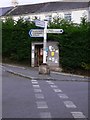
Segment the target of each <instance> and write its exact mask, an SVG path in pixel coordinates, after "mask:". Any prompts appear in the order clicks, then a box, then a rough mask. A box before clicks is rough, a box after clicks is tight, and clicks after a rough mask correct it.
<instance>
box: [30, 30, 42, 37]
mask: <svg viewBox="0 0 90 120" xmlns="http://www.w3.org/2000/svg"><path fill="white" fill-rule="evenodd" d="M29 35H30V37H44V29H31V30H30V31H29Z"/></svg>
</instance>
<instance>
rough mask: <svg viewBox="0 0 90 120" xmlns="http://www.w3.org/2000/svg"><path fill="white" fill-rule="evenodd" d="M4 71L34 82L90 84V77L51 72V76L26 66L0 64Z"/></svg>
mask: <svg viewBox="0 0 90 120" xmlns="http://www.w3.org/2000/svg"><path fill="white" fill-rule="evenodd" d="M0 66H2V68H3V71H6V72H9V73H11V74H14V75H18V76H21V77H25V78H27V79H31V80H32V79H33V80H58V81H80V82H90V77H88V76H82V75H75V74H68V73H63V72H54V71H50V75H42V74H39V71H38V68H32V67H26V66H24V67H23V66H19V65H18V66H16V65H11V64H0Z"/></svg>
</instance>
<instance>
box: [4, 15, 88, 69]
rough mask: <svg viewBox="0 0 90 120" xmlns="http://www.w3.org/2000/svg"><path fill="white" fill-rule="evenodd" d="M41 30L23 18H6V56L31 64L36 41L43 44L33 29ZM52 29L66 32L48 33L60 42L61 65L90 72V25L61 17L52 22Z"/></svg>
mask: <svg viewBox="0 0 90 120" xmlns="http://www.w3.org/2000/svg"><path fill="white" fill-rule="evenodd" d="M33 28H37V27H36V26H35V25H34V23H33V22H30V21H25V20H23V18H20V19H19V20H18V21H14V20H13V19H12V18H8V19H6V21H5V22H3V23H2V40H3V43H2V55H3V58H4V57H6V58H8V59H10V60H15V61H17V62H22V61H25V62H29V61H31V43H32V41H43V38H31V37H30V36H29V34H28V32H29V30H30V29H33ZM49 28H50V29H51V28H54V29H57V28H58V29H63V30H64V32H63V34H48V40H53V41H58V47H59V56H60V60H59V62H60V65H62V67H63V68H67V69H71V68H72V69H76V68H82V69H86V70H89V69H90V55H89V53H90V48H89V46H90V37H89V34H90V23H88V22H87V21H86V19H84V18H82V21H81V24H80V25H77V24H74V23H72V22H68V21H66V20H63V19H60V18H59V17H57V18H56V19H54V20H53V22H49Z"/></svg>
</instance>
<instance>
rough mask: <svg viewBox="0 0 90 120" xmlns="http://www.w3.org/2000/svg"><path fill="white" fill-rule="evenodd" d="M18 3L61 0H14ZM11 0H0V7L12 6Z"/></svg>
mask: <svg viewBox="0 0 90 120" xmlns="http://www.w3.org/2000/svg"><path fill="white" fill-rule="evenodd" d="M16 1H17V2H18V5H23V4H35V3H43V2H51V1H62V0H16ZM11 3H12V0H0V7H9V6H12V4H11Z"/></svg>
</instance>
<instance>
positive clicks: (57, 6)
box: [6, 2, 88, 15]
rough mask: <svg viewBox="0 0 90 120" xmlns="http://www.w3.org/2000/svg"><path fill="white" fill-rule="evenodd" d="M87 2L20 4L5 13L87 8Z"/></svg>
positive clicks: (14, 13)
mask: <svg viewBox="0 0 90 120" xmlns="http://www.w3.org/2000/svg"><path fill="white" fill-rule="evenodd" d="M87 7H88V2H46V3H39V4H30V5H21V6H17V7H16V9H14V10H12V11H11V12H9V14H6V15H22V14H32V13H42V12H52V11H60V10H70V9H79V8H87Z"/></svg>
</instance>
